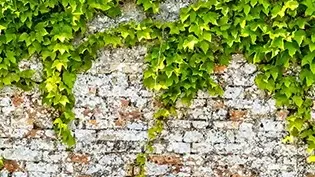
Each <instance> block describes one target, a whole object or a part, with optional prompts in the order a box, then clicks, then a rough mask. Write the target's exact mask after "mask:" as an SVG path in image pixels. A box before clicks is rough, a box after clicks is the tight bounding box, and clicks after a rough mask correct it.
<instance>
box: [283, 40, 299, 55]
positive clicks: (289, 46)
mask: <svg viewBox="0 0 315 177" xmlns="http://www.w3.org/2000/svg"><path fill="white" fill-rule="evenodd" d="M284 47H285V49H287V50H288V51H289V55H290V56H291V57H293V56H294V54H295V53H296V51H297V50H298V49H297V48H298V47H296V46H295V45H294V44H293V43H291V42H285V43H284Z"/></svg>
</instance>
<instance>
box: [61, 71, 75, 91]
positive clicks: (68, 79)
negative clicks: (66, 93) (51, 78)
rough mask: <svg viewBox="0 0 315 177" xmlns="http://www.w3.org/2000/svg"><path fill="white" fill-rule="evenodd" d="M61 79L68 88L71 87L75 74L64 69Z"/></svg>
mask: <svg viewBox="0 0 315 177" xmlns="http://www.w3.org/2000/svg"><path fill="white" fill-rule="evenodd" d="M62 80H63V82H64V83H65V84H66V85H67V86H68V87H69V88H73V85H74V82H75V80H76V74H74V73H70V72H67V71H65V72H63V74H62Z"/></svg>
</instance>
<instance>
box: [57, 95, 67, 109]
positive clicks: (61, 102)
mask: <svg viewBox="0 0 315 177" xmlns="http://www.w3.org/2000/svg"><path fill="white" fill-rule="evenodd" d="M59 103H60V104H61V105H63V106H66V104H67V103H70V101H69V99H68V98H67V97H66V96H65V95H62V96H61V98H60V100H59Z"/></svg>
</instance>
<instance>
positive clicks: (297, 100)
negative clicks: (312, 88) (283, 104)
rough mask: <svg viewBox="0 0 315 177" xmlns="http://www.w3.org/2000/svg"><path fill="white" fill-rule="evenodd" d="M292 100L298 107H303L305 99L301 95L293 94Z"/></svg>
mask: <svg viewBox="0 0 315 177" xmlns="http://www.w3.org/2000/svg"><path fill="white" fill-rule="evenodd" d="M292 100H293V101H294V103H295V104H296V105H297V106H298V107H301V106H302V104H303V99H302V98H301V97H300V96H297V95H295V96H293V98H292Z"/></svg>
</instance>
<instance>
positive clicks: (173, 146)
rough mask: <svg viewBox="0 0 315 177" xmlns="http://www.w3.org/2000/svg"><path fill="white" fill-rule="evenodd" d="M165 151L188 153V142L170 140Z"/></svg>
mask: <svg viewBox="0 0 315 177" xmlns="http://www.w3.org/2000/svg"><path fill="white" fill-rule="evenodd" d="M167 151H169V152H175V153H179V154H183V153H189V152H190V144H189V143H180V142H171V143H170V144H169V145H168V146H167Z"/></svg>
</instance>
